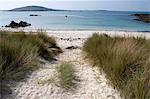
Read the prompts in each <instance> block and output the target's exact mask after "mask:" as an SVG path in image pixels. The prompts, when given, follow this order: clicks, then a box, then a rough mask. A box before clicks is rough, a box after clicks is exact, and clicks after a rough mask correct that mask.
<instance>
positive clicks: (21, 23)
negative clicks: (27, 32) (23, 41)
mask: <svg viewBox="0 0 150 99" xmlns="http://www.w3.org/2000/svg"><path fill="white" fill-rule="evenodd" d="M27 26H31V24H29V23H27V22H25V21H20V22H19V23H17V22H15V21H11V22H10V24H9V25H6V26H5V27H11V28H18V27H27Z"/></svg>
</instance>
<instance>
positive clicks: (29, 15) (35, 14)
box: [29, 14, 40, 16]
mask: <svg viewBox="0 0 150 99" xmlns="http://www.w3.org/2000/svg"><path fill="white" fill-rule="evenodd" d="M29 16H40V15H37V14H30V15H29Z"/></svg>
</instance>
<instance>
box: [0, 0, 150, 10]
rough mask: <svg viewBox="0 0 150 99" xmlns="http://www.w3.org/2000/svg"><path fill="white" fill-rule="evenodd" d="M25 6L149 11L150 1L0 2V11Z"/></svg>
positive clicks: (30, 0) (55, 0)
mask: <svg viewBox="0 0 150 99" xmlns="http://www.w3.org/2000/svg"><path fill="white" fill-rule="evenodd" d="M27 5H39V6H44V7H48V8H54V9H66V10H67V9H69V10H118V11H122V10H123V11H150V0H0V10H8V9H12V8H16V7H22V6H27Z"/></svg>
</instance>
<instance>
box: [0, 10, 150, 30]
mask: <svg viewBox="0 0 150 99" xmlns="http://www.w3.org/2000/svg"><path fill="white" fill-rule="evenodd" d="M134 13H137V12H117V11H43V12H40V11H36V12H33V11H29V12H8V11H0V26H4V25H6V24H9V23H10V21H12V20H14V21H16V22H19V21H21V20H23V21H27V22H28V23H31V24H32V26H31V27H32V28H35V29H47V30H63V29H64V30H65V29H68V30H72V29H73V30H84V29H88V30H121V31H122V30H123V31H124V30H125V31H150V24H148V23H144V22H140V21H135V20H133V19H134V18H135V17H134V16H130V14H134ZM140 13H141V12H140ZM143 13H144V12H143ZM30 14H38V15H40V16H29V15H30ZM65 16H68V17H67V18H66V17H65Z"/></svg>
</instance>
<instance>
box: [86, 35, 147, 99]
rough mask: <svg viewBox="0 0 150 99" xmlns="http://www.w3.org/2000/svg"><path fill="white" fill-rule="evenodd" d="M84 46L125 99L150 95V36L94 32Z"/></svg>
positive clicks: (138, 98) (143, 97)
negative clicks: (121, 35) (123, 35)
mask: <svg viewBox="0 0 150 99" xmlns="http://www.w3.org/2000/svg"><path fill="white" fill-rule="evenodd" d="M83 50H84V51H85V54H86V57H87V58H88V59H89V60H91V62H92V63H93V64H94V65H96V66H98V67H99V68H100V70H103V71H104V72H105V73H106V76H107V78H108V79H109V81H110V82H111V84H112V86H114V87H115V88H117V89H118V90H119V91H120V92H121V94H122V95H123V97H125V99H148V98H150V90H149V89H150V88H149V86H150V79H149V73H150V40H146V39H145V38H140V37H137V38H135V37H130V38H129V37H128V38H125V37H109V36H106V35H98V34H93V36H92V37H90V38H88V39H87V41H86V42H85V44H84V48H83Z"/></svg>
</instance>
